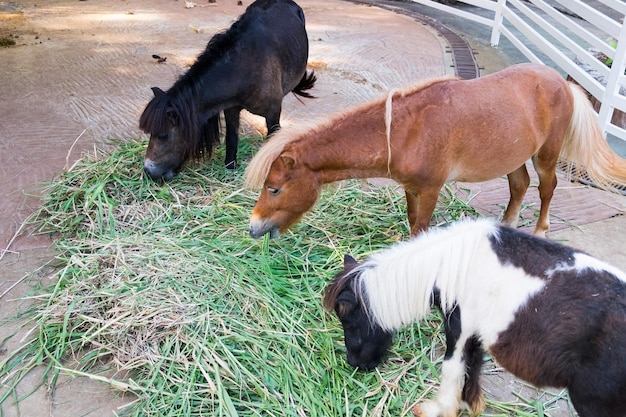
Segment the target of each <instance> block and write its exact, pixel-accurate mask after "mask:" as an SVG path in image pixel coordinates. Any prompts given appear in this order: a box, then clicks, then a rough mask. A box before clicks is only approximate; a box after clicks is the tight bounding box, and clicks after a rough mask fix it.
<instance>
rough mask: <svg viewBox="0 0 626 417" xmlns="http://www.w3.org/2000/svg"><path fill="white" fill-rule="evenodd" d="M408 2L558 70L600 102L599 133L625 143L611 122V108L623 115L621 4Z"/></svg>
mask: <svg viewBox="0 0 626 417" xmlns="http://www.w3.org/2000/svg"><path fill="white" fill-rule="evenodd" d="M412 1H413V2H415V3H419V4H422V5H425V6H428V7H432V8H435V9H438V10H441V11H444V12H447V13H451V14H454V15H457V16H459V17H462V18H465V19H468V20H471V21H473V22H476V23H479V24H482V25H486V26H488V27H490V28H491V44H492V45H493V46H494V47H497V46H498V44H499V42H500V37H501V35H503V36H505V37H506V38H507V39H508V40H509V41H510V42H511V43H512V44H513V45H514V46H515V47H516V48H517V49H519V50H520V51H521V52H522V53H523V54H524V55H525V56H526V57H527V58H528V59H529V60H530V61H531V62H538V63H544V64H548V65H551V66H555V67H558V68H560V69H561V70H562V71H563V72H564V73H566V74H568V75H569V76H570V77H571V78H573V79H574V80H575V81H576V82H577V83H578V84H580V85H581V86H582V87H583V88H585V89H586V90H587V91H588V92H589V93H590V94H591V95H592V96H594V97H595V98H596V99H597V100H598V101H599V102H600V103H601V106H600V109H599V114H598V120H599V122H600V125H601V126H602V129H603V130H604V132H605V133H610V134H612V135H613V136H615V137H617V138H619V139H621V140H623V141H626V129H624V128H623V127H620V126H618V125H616V124H613V123H612V120H613V115H614V113H615V111H616V110H618V111H621V112H624V113H626V95H625V94H624V92H625V91H626V76H625V75H624V70H625V68H626V26H625V25H624V16H625V15H626V2H624V0H595V3H596V4H599V5H601V7H597V8H594V7H591V6H589V5H588V3H589V1H586V2H585V1H581V0H550V1H549V2H548V1H546V0H528V1H524V0H461V2H463V3H466V4H468V5H470V6H473V7H470V8H456V7H454V6H448V5H446V4H441V3H438V2H435V1H432V0H412ZM472 9H473V10H474V11H475V12H476V13H474V12H473V11H471V10H472ZM467 10H470V11H467ZM592 51H595V52H596V53H594V52H592ZM598 53H600V54H603V55H604V56H605V57H607V59H608V60H611V61H612V66H611V67H608V66H607V65H606V63H605V62H603V61H602V60H600V59H598V57H597V56H598ZM539 55H540V56H541V58H540V57H539ZM546 61H551V62H546ZM625 120H626V117H625Z"/></svg>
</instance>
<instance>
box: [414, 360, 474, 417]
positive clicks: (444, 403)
mask: <svg viewBox="0 0 626 417" xmlns="http://www.w3.org/2000/svg"><path fill="white" fill-rule="evenodd" d="M456 353H458V355H457V354H455V355H453V356H452V357H451V358H449V359H444V361H443V365H442V368H441V386H440V387H439V391H438V392H437V396H436V397H435V399H434V400H431V401H426V402H424V403H421V404H417V405H415V406H414V407H413V408H412V409H411V411H412V412H413V415H415V416H417V417H456V416H457V414H458V413H459V406H460V405H461V391H462V389H463V382H464V378H465V363H464V362H463V360H462V353H463V352H462V350H458V352H456Z"/></svg>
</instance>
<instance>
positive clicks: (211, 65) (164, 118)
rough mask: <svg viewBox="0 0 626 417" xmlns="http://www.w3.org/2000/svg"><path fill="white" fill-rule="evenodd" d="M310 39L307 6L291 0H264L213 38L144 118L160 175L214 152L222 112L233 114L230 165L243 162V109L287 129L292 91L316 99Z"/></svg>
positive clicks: (148, 166)
mask: <svg viewBox="0 0 626 417" xmlns="http://www.w3.org/2000/svg"><path fill="white" fill-rule="evenodd" d="M308 56H309V40H308V37H307V33H306V30H305V21H304V12H303V11H302V9H301V8H300V6H298V5H297V4H296V3H294V2H293V1H291V0H257V1H255V2H254V3H252V4H250V5H249V6H248V7H247V8H246V11H245V13H244V14H243V15H241V16H240V17H239V19H238V20H237V21H236V22H235V23H234V24H233V25H232V26H231V27H230V28H229V29H228V30H226V31H224V32H221V33H218V34H216V35H215V36H213V38H212V39H211V40H210V41H209V43H208V45H207V47H206V50H205V51H204V52H203V53H202V54H201V55H200V56H199V57H198V59H197V60H196V62H195V63H194V64H193V65H192V66H191V68H189V70H188V71H187V72H186V73H185V74H183V75H182V76H181V77H180V78H179V79H178V80H177V81H176V83H175V84H174V85H173V86H172V87H171V88H170V89H169V90H167V91H163V90H161V89H159V88H157V87H153V88H152V91H153V93H154V98H152V100H151V101H150V102H149V103H148V105H147V106H146V108H145V110H144V112H143V114H142V115H141V117H140V119H139V127H140V129H141V130H143V131H144V132H146V133H148V134H149V135H150V142H149V143H148V150H147V151H146V158H145V161H144V170H145V172H146V173H147V174H148V175H149V176H150V177H151V178H153V179H160V178H162V179H165V180H169V179H171V178H172V177H173V176H174V175H176V173H177V172H178V171H180V169H181V167H182V165H183V164H184V163H185V162H186V161H188V160H189V159H192V158H197V159H199V158H202V157H203V156H207V157H208V156H210V155H211V152H212V149H213V146H214V144H216V143H219V136H220V123H219V115H220V112H222V111H223V112H224V118H225V120H226V137H225V143H226V157H225V160H224V163H225V164H226V166H227V167H228V168H233V169H234V168H235V166H236V161H237V146H238V142H239V136H238V130H239V113H240V112H241V110H242V109H246V110H248V111H250V112H252V113H254V114H258V115H260V116H263V117H265V122H266V126H267V132H268V135H269V134H271V133H272V132H274V131H275V130H277V129H279V128H280V112H281V109H282V101H283V98H284V97H285V95H287V94H288V93H289V92H293V93H294V94H297V95H300V96H302V97H312V96H311V95H310V94H309V93H307V92H306V90H308V89H310V88H312V87H313V86H314V84H315V81H316V77H315V75H314V74H313V72H312V71H311V72H307V71H306V64H307V60H308Z"/></svg>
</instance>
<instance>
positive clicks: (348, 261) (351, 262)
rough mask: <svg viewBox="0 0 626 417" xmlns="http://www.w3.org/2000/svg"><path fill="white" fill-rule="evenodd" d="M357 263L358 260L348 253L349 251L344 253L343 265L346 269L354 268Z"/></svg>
mask: <svg viewBox="0 0 626 417" xmlns="http://www.w3.org/2000/svg"><path fill="white" fill-rule="evenodd" d="M357 264H358V262H357V261H356V259H354V258H353V257H352V256H350V255H348V254H347V253H346V254H345V255H343V267H344V269H352V268H354V267H355V266H356V265H357Z"/></svg>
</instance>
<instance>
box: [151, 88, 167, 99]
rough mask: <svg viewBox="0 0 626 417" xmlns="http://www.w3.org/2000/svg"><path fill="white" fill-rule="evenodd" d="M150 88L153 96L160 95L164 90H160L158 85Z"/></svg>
mask: <svg viewBox="0 0 626 417" xmlns="http://www.w3.org/2000/svg"><path fill="white" fill-rule="evenodd" d="M151 90H152V93H153V94H154V96H155V97H158V96H162V95H164V94H165V91H163V90H161V89H160V88H159V87H152V88H151Z"/></svg>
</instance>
